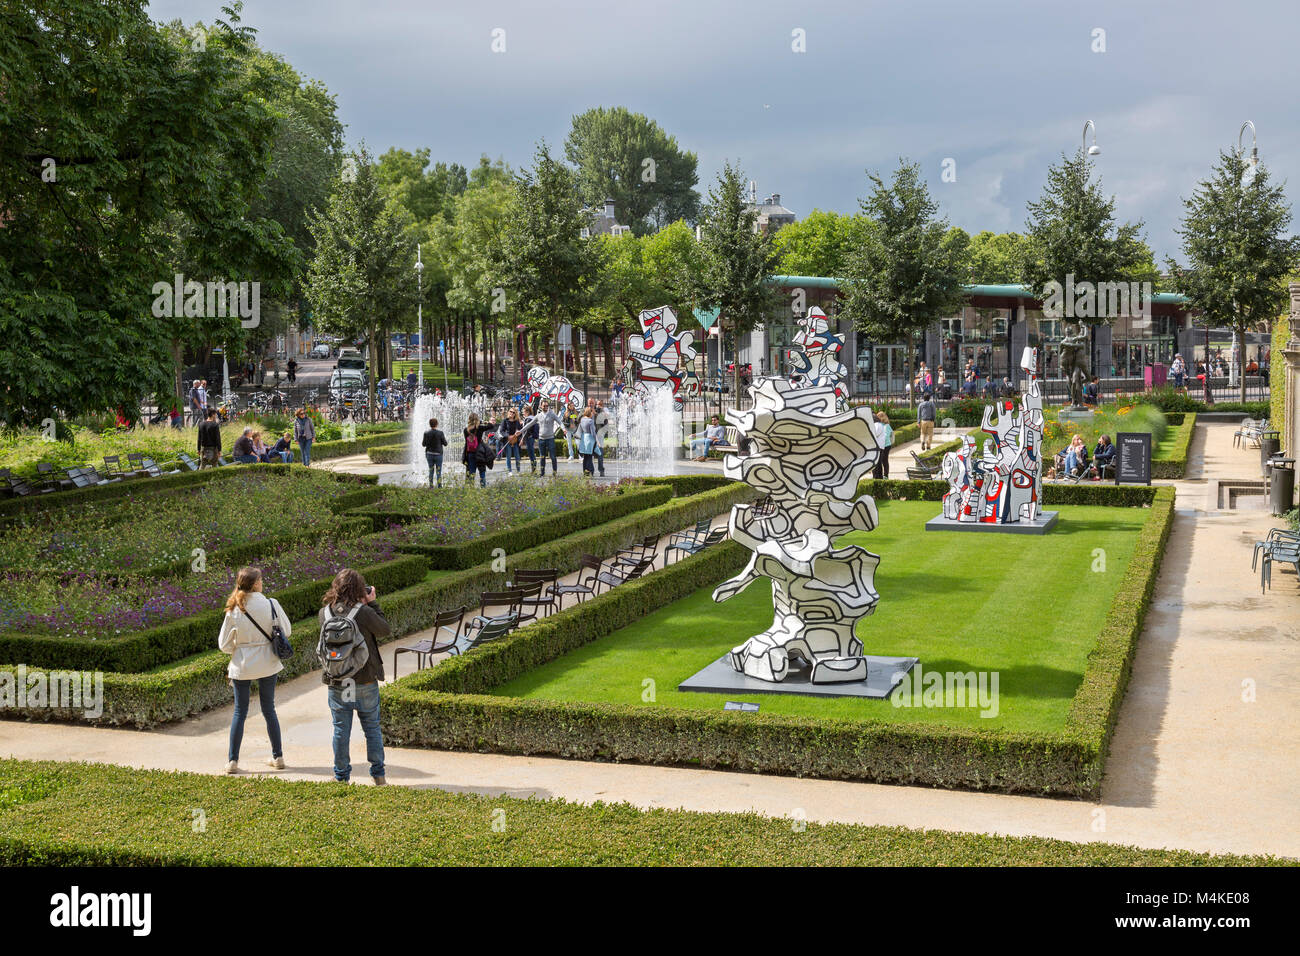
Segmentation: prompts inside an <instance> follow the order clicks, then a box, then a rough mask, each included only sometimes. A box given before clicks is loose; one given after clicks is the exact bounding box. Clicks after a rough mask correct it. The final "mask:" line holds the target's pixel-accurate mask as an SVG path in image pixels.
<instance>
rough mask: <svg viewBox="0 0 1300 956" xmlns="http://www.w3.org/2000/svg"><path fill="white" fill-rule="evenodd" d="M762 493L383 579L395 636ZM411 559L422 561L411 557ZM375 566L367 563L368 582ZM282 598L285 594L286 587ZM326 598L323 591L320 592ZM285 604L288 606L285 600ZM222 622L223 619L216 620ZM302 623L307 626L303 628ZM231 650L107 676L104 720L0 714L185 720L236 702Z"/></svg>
mask: <svg viewBox="0 0 1300 956" xmlns="http://www.w3.org/2000/svg"><path fill="white" fill-rule="evenodd" d="M754 497H755V492H754V490H753V489H752V488H750V487H749V486H748V485H744V484H741V483H739V482H725V486H724V487H718V488H713V489H711V490H709V491H705V492H702V493H700V494H696V495H692V496H690V497H685V498H679V499H675V500H673V501H669V502H667V503H666V504H663V505H659V506H658V507H655V508H651V509H648V510H646V511H642V512H638V513H634V514H632V515H629V516H627V517H626V518H621V519H618V520H616V521H610V522H606V523H605V524H604V525H601V526H599V527H596V528H592V529H590V530H588V531H583V532H579V533H577V534H573V535H570V536H569V537H567V538H561V539H559V540H555V541H551V542H547V543H546V544H545V545H542V546H541V547H538V548H533V549H532V550H530V551H523V552H520V553H517V554H512V555H511V557H510V558H509V559H508V562H507V569H506V570H505V571H501V572H498V571H494V570H492V568H491V566H488V565H485V566H482V567H477V568H472V569H470V570H466V571H454V572H451V573H448V574H444V575H440V576H437V577H435V578H433V579H432V580H428V581H424V582H422V583H419V584H415V585H412V586H410V587H405V588H401V589H394V590H392V591H388V590H387V588H388V587H391V584H389V585H386V584H385V583H384V582H382V581H379V582H378V583H376V588H377V589H378V590H379V591H380V592H381V594H380V600H379V603H380V606H381V607H382V608H383V611H384V616H385V617H386V618H387V619H388V623H389V624H390V625H391V627H392V629H393V634H392V638H391V639H392V640H396V639H398V638H401V637H404V636H406V635H408V634H413V633H415V632H416V631H420V630H423V629H424V628H426V627H428V626H429V623H430V622H431V621H432V619H433V616H434V615H435V614H437V613H438V612H440V611H444V610H448V609H450V608H454V607H456V606H458V605H462V604H468V605H474V604H477V602H478V596H479V594H480V593H481V592H483V591H485V590H492V589H496V588H499V587H500V586H501V585H502V583H503V582H504V581H505V580H507V579H508V576H509V568H511V567H513V568H543V567H545V568H551V567H553V568H557V569H559V570H560V571H561V572H562V573H568V572H570V571H573V570H575V569H576V568H577V567H578V564H579V562H580V561H581V558H582V555H583V554H584V553H586V552H591V553H593V554H600V555H610V554H613V553H614V552H615V551H617V550H618V549H619V548H622V547H626V546H628V545H629V544H631V543H633V542H634V541H636V540H637V539H639V538H642V537H645V536H647V535H649V534H660V535H662V534H666V533H668V532H671V531H677V530H680V529H682V528H685V527H688V526H689V525H691V524H693V523H694V522H696V521H699V520H701V519H703V518H706V517H709V518H711V517H714V516H715V515H718V514H720V513H722V512H724V511H726V510H727V509H728V508H730V507H731V505H732V504H734V503H736V502H737V501H744V500H753V499H754ZM408 560H421V561H422V559H417V558H415V557H412V558H410V559H408ZM373 572H374V569H365V574H366V576H367V579H368V580H371V581H372V582H375V581H377V578H375V577H373ZM276 597H277V598H278V599H282V598H283V595H282V593H279V592H277V594H276ZM316 600H317V602H319V592H318V593H317V598H316ZM286 610H288V607H287V605H286ZM314 610H315V606H313V607H312V608H311V611H312V613H313V617H312V619H310V620H307V621H306V623H305V624H303V625H301V626H300V625H299V622H298V621H297V620H294V626H295V628H298V632H297V633H308V632H309V633H311V634H312V635H313V637H314V635H315V630H316V626H315V622H314ZM216 621H217V624H218V625H219V622H220V618H219V617H218V618H216ZM303 628H305V629H306V630H305V631H304V630H303ZM204 633H205V634H206V638H207V642H206V643H204V644H202V646H203V647H212V646H213V644H214V643H215V640H216V627H215V626H213V627H211V628H210V629H209V630H207V631H205V632H204ZM293 644H294V647H295V648H296V649H297V651H298V653H296V654H295V655H294V657H293V658H292V659H291V660H289V661H286V662H285V672H284V678H285V679H286V680H287V679H289V678H292V677H296V676H298V675H300V674H304V673H306V672H308V671H310V670H311V669H312V668H313V667H315V666H316V664H315V658H314V650H315V641H314V639H312V640H304V641H301V642H300V641H299V640H298V639H297V638H294V639H293ZM229 660H230V658H228V657H227V656H226V655H225V654H223V653H221V652H220V651H217V650H210V651H206V652H204V653H199V654H195V655H194V656H192V657H189V658H186V659H185V660H182V661H179V662H177V663H175V664H170V665H163V666H159V667H156V668H154V669H153V670H151V671H149V672H147V673H119V672H113V671H110V672H107V673H105V674H104V712H103V714H102V715H100V716H99V717H98V718H87V717H86V716H85V715H84V714H83V713H82V712H80V711H60V710H54V709H51V708H40V709H35V710H27V711H11V710H6V711H0V716H5V717H9V716H14V717H27V718H30V719H37V720H51V719H58V720H71V721H77V722H82V723H95V724H104V725H109V726H123V725H129V726H135V727H140V728H149V727H153V726H156V725H158V724H162V723H167V722H170V721H175V720H181V719H184V718H186V717H189V716H191V715H193V714H197V713H201V712H203V711H205V710H208V709H210V708H212V707H217V706H220V705H222V704H225V703H227V702H229V699H230V688H229V686H228V685H227V682H226V665H227V663H228V662H229ZM13 669H14V665H0V670H9V671H12V670H13Z"/></svg>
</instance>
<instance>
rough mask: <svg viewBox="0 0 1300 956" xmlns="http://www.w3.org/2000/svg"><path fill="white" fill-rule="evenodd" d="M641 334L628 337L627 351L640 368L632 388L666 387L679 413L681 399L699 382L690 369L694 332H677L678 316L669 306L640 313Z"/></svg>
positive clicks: (681, 404) (689, 393)
mask: <svg viewBox="0 0 1300 956" xmlns="http://www.w3.org/2000/svg"><path fill="white" fill-rule="evenodd" d="M638 319H639V321H640V323H641V334H640V335H629V336H628V338H627V344H628V352H629V353H630V355H631V357H632V358H634V359H636V362H637V365H638V366H640V374H639V375H638V377H637V380H636V382H635V383H634V384H635V387H636V388H638V389H641V390H651V389H659V388H667V389H670V390H671V391H672V396H673V408H674V410H676V411H681V410H682V406H683V402H684V399H685V398H687V397H688V395H691V394H694V393H696V392H698V391H699V379H698V377H697V376H696V375H695V373H694V371H693V370H692V369H691V363H692V362H693V361H695V354H696V350H695V345H694V342H695V333H694V332H682V333H680V334H679V333H678V331H677V313H676V312H674V311H673V310H672V309H671V308H670V307H669V306H666V305H664V306H660V307H659V308H657V309H644V310H642V312H641V314H640V316H638Z"/></svg>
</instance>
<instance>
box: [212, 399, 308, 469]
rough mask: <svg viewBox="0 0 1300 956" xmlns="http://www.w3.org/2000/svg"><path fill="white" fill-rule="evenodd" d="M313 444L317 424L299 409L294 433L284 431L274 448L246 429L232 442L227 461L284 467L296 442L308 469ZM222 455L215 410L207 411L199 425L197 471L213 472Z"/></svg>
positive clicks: (219, 429) (258, 435)
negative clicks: (269, 463) (275, 464)
mask: <svg viewBox="0 0 1300 956" xmlns="http://www.w3.org/2000/svg"><path fill="white" fill-rule="evenodd" d="M315 441H316V423H315V422H314V421H312V418H311V416H310V415H308V414H307V410H306V409H305V408H300V409H298V413H297V416H296V417H295V418H294V422H293V431H288V430H286V431H285V432H284V433H283V434H282V435H281V436H280V437H279V438H278V439H277V440H276V442H275V444H274V445H273V446H268V445H267V444H266V442H265V441H264V440H263V438H262V433H261V431H259V430H257V429H254V428H253V426H251V425H249V426H247V427H246V428H245V429H244V431H243V433H242V434H241V435H240V436H239V437H238V438H236V439H235V444H234V446H233V447H232V448H231V450H230V457H231V460H232V461H237V462H241V463H249V464H251V463H253V462H284V463H285V464H286V465H287V464H290V463H291V462H292V461H293V443H294V442H297V443H298V452H299V454H300V455H301V457H302V463H303V465H304V466H306V467H311V446H312V443H313V442H315ZM221 451H222V449H221V423H220V422H219V421H218V420H217V410H216V409H215V408H210V409H208V410H207V412H206V413H205V415H204V419H203V422H202V423H201V424H200V425H199V433H198V452H199V468H215V467H216V466H218V465H220V464H221Z"/></svg>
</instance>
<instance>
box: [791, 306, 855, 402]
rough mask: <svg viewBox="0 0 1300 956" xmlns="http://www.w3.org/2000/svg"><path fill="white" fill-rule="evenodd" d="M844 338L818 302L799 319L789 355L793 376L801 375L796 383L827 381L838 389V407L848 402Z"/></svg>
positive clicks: (803, 386) (802, 384)
mask: <svg viewBox="0 0 1300 956" xmlns="http://www.w3.org/2000/svg"><path fill="white" fill-rule="evenodd" d="M842 348H844V339H843V338H842V337H841V336H839V335H837V334H836V333H835V332H832V331H831V321H830V319H829V318H827V317H826V313H825V312H823V311H822V310H821V309H819V308H817V306H813V307H812V308H811V309H809V310H808V314H807V315H805V316H804V317H803V318H801V319H800V320H799V331H798V332H797V333H795V336H794V340H793V341H792V342H791V348H790V350H789V352H788V353H787V354H788V355H789V358H790V373H791V376H792V377H793V376H798V380H797V381H796V382H795V384H796V385H797V386H798V387H800V388H806V387H808V386H815V385H826V386H830V387H831V388H833V389H835V401H836V407H837V408H838V409H839V410H840V411H843V410H844V409H846V408H848V405H849V391H848V385H847V381H848V377H849V370H848V369H847V368H845V367H844V364H843V363H842V362H841V361H840V350H841V349H842Z"/></svg>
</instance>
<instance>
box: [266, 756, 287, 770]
mask: <svg viewBox="0 0 1300 956" xmlns="http://www.w3.org/2000/svg"><path fill="white" fill-rule="evenodd" d="M266 765H267V766H268V767H274V768H275V769H276V770H283V769H284V758H283V757H267V758H266Z"/></svg>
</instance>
